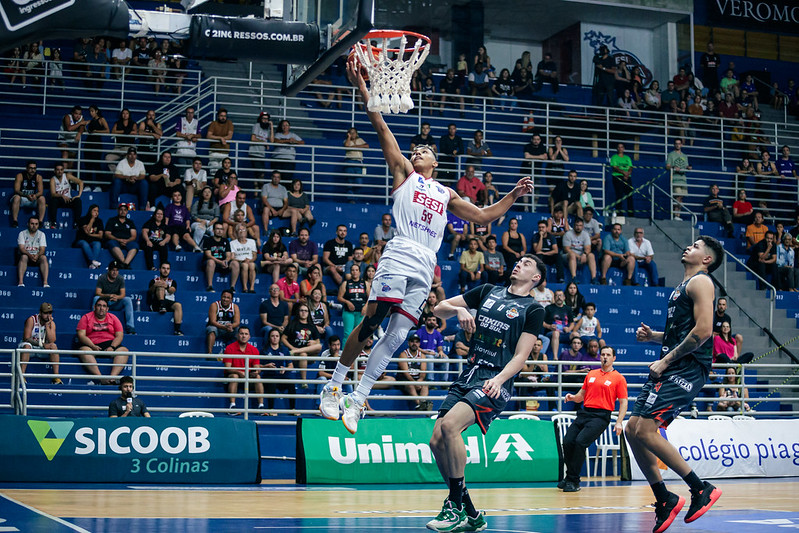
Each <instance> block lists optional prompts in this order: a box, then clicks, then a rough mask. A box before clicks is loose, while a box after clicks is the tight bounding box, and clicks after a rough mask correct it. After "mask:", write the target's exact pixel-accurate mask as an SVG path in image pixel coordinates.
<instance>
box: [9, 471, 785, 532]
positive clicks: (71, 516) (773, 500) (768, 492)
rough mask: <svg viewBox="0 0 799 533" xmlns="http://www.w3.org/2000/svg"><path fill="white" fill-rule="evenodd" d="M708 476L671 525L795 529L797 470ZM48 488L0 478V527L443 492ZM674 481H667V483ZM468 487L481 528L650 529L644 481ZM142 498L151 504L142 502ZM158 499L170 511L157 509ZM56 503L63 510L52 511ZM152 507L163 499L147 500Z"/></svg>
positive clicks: (116, 523) (393, 506)
mask: <svg viewBox="0 0 799 533" xmlns="http://www.w3.org/2000/svg"><path fill="white" fill-rule="evenodd" d="M716 483H717V485H718V486H719V487H720V488H722V490H723V491H724V495H723V496H722V498H721V499H720V500H719V502H718V503H717V505H716V506H715V507H714V508H713V509H712V510H711V511H710V512H709V513H708V514H706V515H705V516H704V517H702V518H701V519H699V520H698V521H696V522H694V523H692V524H685V523H684V522H683V521H682V517H683V515H684V512H683V513H682V514H681V515H680V516H679V517H678V519H677V521H675V523H674V524H673V525H672V526H671V528H669V531H692V532H714V533H728V532H736V531H745V532H747V533H759V532H772V531H773V532H777V531H790V530H796V529H799V503H797V501H796V498H795V493H794V492H793V491H792V490H788V491H786V489H792V488H795V487H799V484H797V480H796V479H773V480H727V481H718V482H716ZM56 487H57V488H54V485H52V484H48V485H45V484H36V485H34V484H13V485H12V484H7V485H4V486H3V487H0V532H6V531H20V532H26V533H38V532H47V533H51V532H54V533H61V532H69V531H72V532H81V533H83V532H91V533H106V532H108V533H111V532H113V533H116V532H168V533H181V532H187V533H188V532H192V533H196V532H214V533H223V532H249V531H252V532H258V531H281V532H286V533H289V532H302V533H306V532H316V531H319V532H345V531H346V532H362V531H363V532H366V531H426V528H425V524H426V523H427V521H428V520H430V519H431V518H432V517H433V516H434V515H435V513H436V512H437V511H438V505H439V504H440V502H441V499H443V497H444V496H445V492H444V490H442V489H441V488H435V487H431V486H430V485H419V486H418V487H417V486H405V487H399V486H380V487H376V486H368V487H333V486H324V487H309V486H300V485H294V484H293V483H275V484H270V483H264V484H261V485H258V486H232V487H228V486H214V487H204V486H179V487H176V486H169V485H163V486H134V485H89V484H85V485H74V484H58V485H56ZM682 488H683V487H679V486H678V485H675V490H680V489H682ZM530 491H535V492H534V493H531V492H530ZM683 492H686V493H687V490H686V491H683ZM786 492H789V493H786ZM98 494H99V495H101V497H98ZM472 494H473V497H474V498H475V502H476V503H480V502H484V503H489V504H490V505H486V506H480V507H481V508H483V509H485V511H486V520H487V521H488V524H489V527H488V530H487V531H495V532H507V533H517V532H518V533H521V532H540V533H548V532H551V533H556V532H557V533H560V532H568V533H576V532H597V533H601V532H630V533H638V532H648V531H651V528H652V525H653V519H654V513H653V511H652V508H651V507H650V506H649V505H648V504H649V503H651V500H652V498H651V493H650V492H649V489H648V487H647V486H646V484H643V483H629V482H613V481H611V482H609V483H602V484H590V485H587V486H584V488H583V490H582V491H581V492H580V493H576V494H573V495H566V494H563V493H561V492H560V491H558V490H557V489H555V487H554V484H544V483H538V484H530V485H514V486H508V485H498V484H485V485H477V486H476V487H475V488H474V489H473V490H472ZM772 496H773V497H772ZM175 498H177V499H175ZM225 498H229V500H228V501H233V502H235V504H224V506H225V511H224V512H219V513H218V514H224V515H227V516H224V517H223V516H211V515H213V514H214V513H215V512H217V511H214V510H213V509H212V508H210V507H213V506H209V505H207V504H206V503H204V502H207V501H210V500H216V501H224V500H225ZM364 498H365V499H364ZM209 499H210V500H209ZM148 500H149V501H151V506H152V507H151V508H148V507H147V503H146V502H147V501H148ZM164 500H166V501H167V506H168V507H169V508H170V509H171V512H170V513H165V512H164V511H163V504H164ZM76 502H82V503H83V505H77V504H76ZM181 502H182V503H181ZM59 506H62V507H63V509H64V510H65V511H66V509H67V508H68V509H69V511H67V512H60V513H56V512H52V511H53V509H57V508H59ZM159 506H161V507H162V508H161V509H155V508H157V507H159ZM237 508H240V509H242V512H241V515H242V516H232V515H235V514H236V510H237ZM164 514H171V515H173V516H171V517H170V516H164ZM156 515H158V516H156ZM310 515H315V516H310Z"/></svg>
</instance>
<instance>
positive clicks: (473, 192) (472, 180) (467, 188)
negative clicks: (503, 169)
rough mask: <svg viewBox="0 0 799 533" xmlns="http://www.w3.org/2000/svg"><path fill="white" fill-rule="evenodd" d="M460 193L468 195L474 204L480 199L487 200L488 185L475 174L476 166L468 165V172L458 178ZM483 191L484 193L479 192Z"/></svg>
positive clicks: (457, 186)
mask: <svg viewBox="0 0 799 533" xmlns="http://www.w3.org/2000/svg"><path fill="white" fill-rule="evenodd" d="M456 188H457V189H458V194H460V195H461V196H466V197H468V198H469V199H470V200H471V201H472V203H473V204H476V203H478V200H480V201H481V202H485V190H486V186H485V185H483V182H482V181H480V178H478V177H477V176H475V175H474V167H473V166H471V165H469V166H468V167H466V174H464V175H463V176H462V177H461V179H459V180H458V184H457V185H456ZM481 191H482V193H483V194H479V193H480V192H481Z"/></svg>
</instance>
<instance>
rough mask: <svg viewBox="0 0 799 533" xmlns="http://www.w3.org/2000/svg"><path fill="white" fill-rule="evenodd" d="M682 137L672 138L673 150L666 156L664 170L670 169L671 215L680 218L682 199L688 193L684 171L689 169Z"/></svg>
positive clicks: (676, 218)
mask: <svg viewBox="0 0 799 533" xmlns="http://www.w3.org/2000/svg"><path fill="white" fill-rule="evenodd" d="M682 144H683V143H682V139H674V150H673V151H671V152H669V155H668V156H667V157H666V170H670V171H671V195H672V196H673V197H674V211H673V214H672V217H673V218H674V219H675V220H680V218H681V217H680V213H681V212H682V200H683V198H684V197H685V195H687V194H688V179H687V178H686V175H685V171H686V170H691V168H692V167H691V165H690V164H689V163H688V156H687V155H685V154H684V153H683V151H682Z"/></svg>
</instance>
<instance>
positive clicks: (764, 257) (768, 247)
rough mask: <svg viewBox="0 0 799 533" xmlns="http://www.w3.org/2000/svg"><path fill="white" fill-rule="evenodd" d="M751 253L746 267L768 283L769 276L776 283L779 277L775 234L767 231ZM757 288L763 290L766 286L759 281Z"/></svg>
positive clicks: (751, 249) (752, 248)
mask: <svg viewBox="0 0 799 533" xmlns="http://www.w3.org/2000/svg"><path fill="white" fill-rule="evenodd" d="M747 238H748V237H747ZM749 252H750V255H749V259H747V261H746V266H748V267H749V268H751V269H752V270H753V271H754V272H755V273H756V274H757V275H758V276H760V277H761V278H763V279H765V280H766V281H768V276H769V275H770V276H771V278H772V281H774V280H775V278H776V277H777V243H776V242H774V232H773V231H766V234H765V237H764V238H763V239H762V240H761V241H760V242H757V243H756V244H754V245H753V246H752V247H751V248H750V250H749ZM757 288H758V289H759V290H763V289H764V288H765V285H763V283H762V282H761V281H760V280H757Z"/></svg>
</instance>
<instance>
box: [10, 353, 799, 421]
mask: <svg viewBox="0 0 799 533" xmlns="http://www.w3.org/2000/svg"><path fill="white" fill-rule="evenodd" d="M25 351H26V352H29V353H32V354H34V355H41V356H47V355H48V354H49V353H51V352H50V351H48V350H25ZM14 352H17V350H14ZM4 353H8V351H4ZM60 353H61V354H62V355H66V354H75V355H77V354H78V353H83V354H86V353H90V352H70V351H66V350H62V351H60ZM105 353H107V352H105ZM103 354H104V352H97V355H103ZM129 355H130V360H129V361H128V364H127V365H126V367H125V372H124V373H126V374H129V375H131V376H132V377H134V379H135V380H136V394H137V395H138V396H140V397H142V398H143V400H144V401H145V404H147V408H148V410H149V411H151V412H153V413H157V414H160V415H170V414H178V413H180V412H184V411H195V410H198V408H199V409H200V410H203V411H207V412H211V413H214V414H234V413H241V414H242V415H243V416H244V418H245V419H254V420H256V421H257V422H258V423H264V424H293V421H291V420H290V421H285V420H272V419H270V418H269V417H261V416H258V415H270V414H292V415H311V416H315V415H316V414H317V413H318V411H317V409H316V407H315V406H314V407H313V408H310V409H285V408H283V409H268V408H267V409H258V408H253V407H251V403H252V401H253V400H255V401H257V402H264V401H267V402H268V400H269V399H279V398H283V399H291V398H293V399H295V400H300V399H303V400H309V399H310V400H314V401H316V400H318V394H317V392H316V390H315V389H316V388H317V387H319V386H321V385H323V384H324V383H325V381H326V380H325V379H324V378H319V377H318V376H317V374H316V373H317V369H316V368H312V365H315V364H316V363H317V362H318V361H321V360H326V361H328V362H329V361H330V360H331V359H330V358H322V357H304V356H291V357H270V356H247V355H242V356H241V358H244V359H247V360H251V359H258V360H260V362H261V363H262V364H263V363H268V362H272V361H274V362H276V363H277V362H283V361H286V360H288V361H291V362H293V363H295V364H298V363H299V362H300V361H305V362H306V364H307V365H308V369H307V373H308V375H307V379H304V380H303V379H296V378H291V379H286V378H280V377H279V376H278V374H277V372H279V371H280V370H281V369H280V368H276V369H266V368H261V369H260V375H258V376H257V377H255V376H251V375H250V374H249V373H245V376H244V377H243V378H232V377H227V376H223V375H222V374H223V368H222V367H220V366H219V364H218V363H216V362H215V360H216V358H217V355H215V354H209V355H206V354H180V353H150V352H130V354H129ZM155 357H158V358H161V359H160V360H159V361H154V360H153V358H155ZM12 358H13V360H14V361H15V362H14V364H13V365H12V366H11V369H12V372H11V374H12V376H11V383H13V384H16V385H15V387H16V388H18V389H19V391H18V394H17V391H14V392H15V394H12V396H11V397H12V398H13V400H12V405H11V407H13V408H14V409H15V412H16V413H18V414H23V415H35V414H37V413H42V412H53V411H64V412H67V411H69V412H70V413H72V414H73V415H74V413H76V412H80V413H85V414H86V415H89V416H94V415H98V414H101V413H103V414H102V415H101V416H105V414H104V412H105V411H106V410H107V408H108V407H107V406H108V402H106V400H108V401H110V400H111V399H113V398H114V397H116V396H117V395H118V394H119V393H118V392H117V391H116V390H115V389H114V388H110V387H109V388H108V389H105V390H103V389H99V390H98V389H97V388H87V387H85V386H73V385H72V380H76V381H80V382H81V383H82V382H83V380H86V379H87V374H86V373H84V372H83V368H82V363H80V362H75V361H69V360H64V359H62V360H61V362H60V365H61V366H62V367H66V368H67V369H68V370H67V371H65V372H62V373H61V374H59V375H58V376H57V377H59V378H61V379H62V380H63V381H64V384H63V385H50V386H42V385H35V386H34V385H31V384H30V383H28V382H27V381H26V380H25V379H22V378H21V376H22V369H21V366H20V362H19V357H18V355H16V354H14V355H13V356H12ZM165 358H166V359H168V360H169V362H168V363H164V361H163V359H165ZM392 361H393V362H398V361H400V359H392ZM405 361H407V359H405ZM422 361H425V362H426V363H428V365H433V367H432V369H429V370H427V371H426V373H427V377H426V379H425V380H423V381H414V382H413V383H414V384H417V385H427V386H429V387H438V388H441V389H446V388H447V387H448V386H449V384H450V382H451V380H452V379H454V377H455V376H457V375H458V373H459V372H460V370H461V369H462V368H463V366H464V365H465V364H466V362H465V361H464V360H463V359H460V358H429V359H424V360H422ZM527 363H528V365H527V367H526V368H525V369H524V370H523V371H522V372H521V374H520V375H519V376H518V377H517V378H516V382H515V387H516V389H515V395H514V396H513V397H512V398H511V401H513V402H517V405H518V406H519V407H520V410H527V411H537V414H551V413H552V412H573V409H571V407H572V406H570V405H567V402H566V401H565V398H564V397H565V394H566V393H567V392H576V391H577V390H579V388H580V386H581V385H582V377H583V376H584V375H585V373H584V372H573V371H570V369H569V368H568V367H570V366H572V365H574V363H573V362H569V361H533V360H528V362H527ZM46 365H47V363H46V362H44V361H41V360H37V359H36V358H35V357H32V358H31V361H30V362H28V367H29V368H28V370H27V372H26V374H25V376H26V378H27V380H34V379H36V380H40V379H50V378H52V377H55V376H53V375H52V374H49V373H46ZM111 365H112V363H98V367H99V368H100V369H101V372H102V371H103V369H105V368H107V367H109V366H111ZM356 365H357V363H356ZM580 365H581V366H583V365H585V366H589V367H593V366H598V363H592V362H589V363H585V362H580ZM539 366H542V367H544V368H537V367H539ZM175 368H183V369H189V370H190V371H196V372H206V373H208V372H209V371H210V372H213V373H218V375H216V376H213V377H185V376H168V375H154V374H155V373H157V372H159V371H162V373H165V372H166V371H167V370H170V369H175ZM713 368H714V373H713V374H712V375H711V380H710V381H709V382H708V384H707V385H705V387H704V388H703V390H702V392H701V393H700V395H699V396H697V398H696V400H695V402H696V404H697V410H698V411H699V412H700V414H702V415H707V414H710V413H713V412H715V411H714V409H713V406H714V405H716V404H717V403H718V401H719V400H720V398H719V397H718V391H719V389H721V388H725V389H734V390H738V391H739V396H740V397H741V401H740V405H739V406H738V408H737V409H736V411H737V412H739V413H740V414H744V413H747V412H749V413H751V411H750V409H748V408H747V406H746V405H745V403H746V402H747V398H746V396H749V394H748V393H747V392H746V391H751V392H755V393H757V394H756V397H755V396H752V397H751V398H748V403H749V404H751V405H749V406H748V407H751V408H752V409H753V410H756V411H757V415H758V416H795V415H796V414H797V413H798V412H799V411H797V409H796V407H795V405H796V402H797V401H799V395H798V394H797V390H799V384H797V383H789V382H791V381H795V377H796V376H797V373H799V367H797V366H795V365H793V366H792V365H784V364H747V365H736V364H729V365H714V367H713ZM727 368H735V369H736V372H737V376H738V378H739V379H738V380H736V383H730V384H725V383H722V382H721V381H722V380H721V378H722V376H723V375H724V373H725V372H726V371H727V370H726V369H727ZM295 369H296V366H295ZM616 369H617V370H619V371H620V372H621V373H622V374H623V375H624V376H625V377H626V378H627V380H628V389H629V390H630V399H631V400H634V399H635V397H636V396H637V391H638V390H640V388H641V387H642V386H643V384H644V382H645V381H646V378H647V377H648V372H649V370H648V363H644V362H620V361H617V365H616ZM397 373H399V372H397ZM714 376H715V377H714ZM755 376H756V377H757V380H755V379H754V377H755ZM0 377H6V376H4V375H3V376H0ZM104 378H105V379H107V378H109V376H108V375H107V373H106V375H105V376H104ZM352 378H353V379H352V380H349V381H347V382H345V386H347V385H349V386H352V385H354V384H355V383H356V381H355V379H356V376H355V371H353V373H352ZM769 381H781V384H779V385H776V386H775V385H769V384H764V383H768V382H769ZM231 382H236V383H238V384H240V385H241V386H242V389H241V391H240V392H238V393H236V394H231V393H229V392H227V391H226V390H224V385H225V384H227V383H231ZM177 384H182V385H187V384H193V385H195V386H200V387H201V388H200V389H199V390H198V389H193V390H183V391H180V390H175V389H176V387H175V386H176V385H177ZM277 384H281V385H286V384H288V385H291V386H292V387H291V388H290V389H289V390H288V391H285V390H282V391H281V392H280V393H277V392H264V393H263V394H262V393H260V392H253V391H252V390H251V387H252V386H257V385H260V386H267V387H269V386H272V385H277ZM378 384H383V385H387V386H388V387H389V388H390V389H393V390H390V391H389V392H388V393H387V394H386V393H383V392H381V393H380V394H379V395H372V396H371V397H370V407H371V408H372V409H373V412H372V413H371V414H372V415H379V416H383V415H386V416H403V415H405V416H407V415H412V416H416V415H419V416H429V415H430V414H432V413H433V411H427V410H413V409H406V410H397V409H381V408H380V405H381V403H382V402H385V401H387V400H405V401H413V399H414V397H412V396H408V395H406V394H404V393H403V392H402V390H401V388H402V387H403V386H404V385H406V384H408V382H407V381H402V380H400V379H396V381H394V380H391V381H378ZM303 385H307V388H302V386H303ZM378 388H379V387H375V389H378ZM291 389H293V391H292V390H291ZM776 394H779V396H778V397H776V398H775V397H774V395H776ZM42 395H46V396H42ZM77 396H83V397H84V398H85V397H89V398H96V399H97V401H96V402H95V404H94V405H85V402H83V403H77V402H71V401H70V400H68V398H71V397H77ZM98 397H99V398H98ZM163 397H171V398H198V397H202V398H211V399H215V398H218V399H219V401H218V403H219V404H220V405H222V406H224V405H225V399H227V398H235V401H236V407H235V408H233V409H231V408H225V407H208V406H207V405H200V406H199V407H198V405H197V404H194V405H188V406H186V407H165V406H163V405H160V406H159V405H158V404H159V398H163ZM31 398H34V399H35V401H31ZM417 399H420V400H440V399H442V396H441V395H427V396H420V397H418V398H417ZM45 400H46V401H45ZM240 400H243V401H244V403H243V404H239V401H240ZM766 401H779V402H781V403H789V404H792V405H793V408H792V409H791V410H783V409H771V410H768V409H765V408H763V407H761V408H759V409H758V406H760V405H761V404H762V403H763V402H766ZM535 402H537V403H538V405H537V407H536V404H535ZM545 402H546V404H548V407H545V406H544V403H545ZM161 403H164V402H161ZM198 404H199V402H198ZM631 407H632V404H630V405H629V406H628V413H629V410H630V409H631ZM513 412H516V411H507V412H506V413H505V414H512V413H513ZM253 417H256V418H253Z"/></svg>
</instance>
